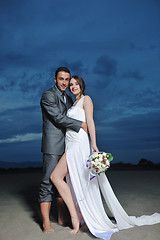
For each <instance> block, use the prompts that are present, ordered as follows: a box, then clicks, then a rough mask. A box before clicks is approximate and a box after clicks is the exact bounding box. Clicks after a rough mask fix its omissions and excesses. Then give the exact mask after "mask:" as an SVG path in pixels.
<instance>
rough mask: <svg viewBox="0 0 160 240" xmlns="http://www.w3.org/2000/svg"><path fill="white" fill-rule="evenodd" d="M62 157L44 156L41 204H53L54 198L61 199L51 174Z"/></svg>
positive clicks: (40, 192)
mask: <svg viewBox="0 0 160 240" xmlns="http://www.w3.org/2000/svg"><path fill="white" fill-rule="evenodd" d="M61 156H62V155H53V154H43V177H42V181H41V184H40V191H39V202H51V201H52V200H53V195H54V197H60V195H59V193H58V191H57V189H56V187H55V186H54V185H53V183H52V182H51V180H50V176H51V173H52V172H53V170H54V168H55V167H56V165H57V163H58V161H59V160H60V158H61Z"/></svg>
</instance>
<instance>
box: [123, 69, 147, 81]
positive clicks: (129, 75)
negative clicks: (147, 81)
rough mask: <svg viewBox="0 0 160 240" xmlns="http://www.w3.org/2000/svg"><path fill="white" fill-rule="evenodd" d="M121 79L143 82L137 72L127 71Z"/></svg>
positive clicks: (139, 73) (142, 77)
mask: <svg viewBox="0 0 160 240" xmlns="http://www.w3.org/2000/svg"><path fill="white" fill-rule="evenodd" d="M122 78H127V79H135V80H143V79H144V76H142V74H141V72H140V71H139V70H129V71H128V72H126V73H124V74H123V75H122Z"/></svg>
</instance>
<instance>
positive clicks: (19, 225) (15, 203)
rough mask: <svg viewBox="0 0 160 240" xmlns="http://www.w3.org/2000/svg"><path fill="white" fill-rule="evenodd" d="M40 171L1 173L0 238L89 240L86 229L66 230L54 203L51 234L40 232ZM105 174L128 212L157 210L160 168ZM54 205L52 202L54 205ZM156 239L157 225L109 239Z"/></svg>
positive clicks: (137, 213) (158, 234)
mask: <svg viewBox="0 0 160 240" xmlns="http://www.w3.org/2000/svg"><path fill="white" fill-rule="evenodd" d="M41 176H42V174H41V173H40V172H36V171H35V172H32V173H23V172H22V173H10V174H1V175H0V240H42V239H47V240H50V239H52V240H91V239H97V238H95V237H94V236H93V235H91V234H90V233H89V231H87V230H86V231H84V232H83V231H79V232H78V234H76V235H71V234H70V233H69V230H70V227H69V226H59V225H58V224H57V220H56V209H54V206H53V209H52V211H53V216H52V226H53V228H54V229H55V230H56V231H55V232H54V233H53V234H43V233H42V229H41V214H40V209H39V204H38V201H37V197H38V190H39V184H40V180H41ZM107 176H108V178H109V181H110V183H111V185H112V188H113V190H114V192H115V194H116V196H117V198H118V199H119V201H120V203H121V204H122V206H123V208H124V209H125V210H126V212H127V213H128V215H132V216H133V215H134V216H141V215H151V214H153V213H155V212H159V213H160V187H159V186H160V171H111V170H109V171H108V172H107ZM54 205H55V204H54ZM122 239H123V240H142V239H145V240H159V239H160V224H155V225H152V226H142V227H134V228H131V229H128V230H122V231H120V232H118V233H115V234H113V235H112V237H111V240H122Z"/></svg>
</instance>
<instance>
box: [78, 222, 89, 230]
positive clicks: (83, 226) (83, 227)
mask: <svg viewBox="0 0 160 240" xmlns="http://www.w3.org/2000/svg"><path fill="white" fill-rule="evenodd" d="M79 230H81V231H85V230H88V227H87V225H86V223H84V224H83V225H82V226H81V227H80V229H79Z"/></svg>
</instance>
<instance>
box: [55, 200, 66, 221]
mask: <svg viewBox="0 0 160 240" xmlns="http://www.w3.org/2000/svg"><path fill="white" fill-rule="evenodd" d="M57 209H58V224H59V225H63V224H64V223H65V221H64V215H65V205H64V201H63V199H62V198H60V197H59V198H57Z"/></svg>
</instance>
